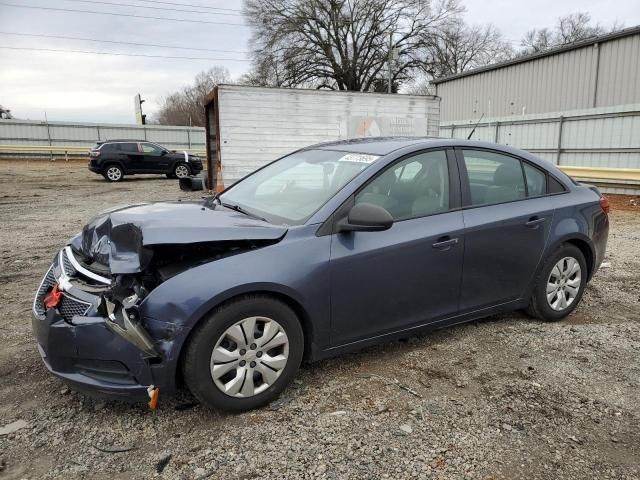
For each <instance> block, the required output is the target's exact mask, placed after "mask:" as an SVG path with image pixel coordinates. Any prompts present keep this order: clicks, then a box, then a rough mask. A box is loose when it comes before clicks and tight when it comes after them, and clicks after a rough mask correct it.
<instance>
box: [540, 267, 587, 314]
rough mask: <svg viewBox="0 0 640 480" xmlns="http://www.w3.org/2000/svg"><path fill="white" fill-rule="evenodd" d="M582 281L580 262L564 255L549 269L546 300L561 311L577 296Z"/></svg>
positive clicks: (553, 307)
mask: <svg viewBox="0 0 640 480" xmlns="http://www.w3.org/2000/svg"><path fill="white" fill-rule="evenodd" d="M581 282H582V269H581V268H580V263H578V261H577V260H576V259H575V258H573V257H564V258H562V259H561V260H559V261H558V263H556V264H555V265H554V266H553V268H552V269H551V273H550V274H549V278H548V279H547V292H546V293H547V302H548V303H549V306H550V307H551V308H552V309H554V310H556V311H561V310H565V309H566V308H568V307H569V306H570V305H571V304H572V303H573V302H574V301H575V299H576V297H577V296H578V292H579V291H580V284H581Z"/></svg>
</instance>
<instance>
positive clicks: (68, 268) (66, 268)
mask: <svg viewBox="0 0 640 480" xmlns="http://www.w3.org/2000/svg"><path fill="white" fill-rule="evenodd" d="M62 263H63V264H64V272H65V273H66V274H67V275H68V276H70V277H73V276H75V274H76V269H75V268H73V265H71V261H70V260H69V257H68V256H67V254H66V252H64V253H63V254H62Z"/></svg>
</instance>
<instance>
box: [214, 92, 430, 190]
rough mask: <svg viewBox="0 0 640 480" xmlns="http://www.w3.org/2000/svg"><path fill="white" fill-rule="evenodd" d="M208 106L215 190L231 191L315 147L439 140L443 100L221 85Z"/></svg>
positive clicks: (423, 97) (393, 95) (394, 95)
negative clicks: (369, 140) (357, 140)
mask: <svg viewBox="0 0 640 480" xmlns="http://www.w3.org/2000/svg"><path fill="white" fill-rule="evenodd" d="M205 109H206V126H205V136H206V138H205V142H206V148H207V164H208V171H209V176H210V177H209V182H210V183H209V185H214V186H216V187H217V188H215V187H214V189H217V190H220V189H221V186H222V185H221V183H222V182H223V183H224V186H225V187H228V186H229V185H231V184H232V183H234V182H236V181H238V180H239V179H241V178H242V177H244V176H245V175H247V174H249V173H251V172H253V171H255V170H256V169H258V168H260V167H261V166H263V165H265V164H266V163H268V162H271V161H273V160H276V159H277V158H279V157H281V156H283V155H285V154H287V153H289V152H292V151H294V150H296V149H299V148H302V147H306V146H308V145H313V144H315V143H320V142H327V141H333V140H341V139H347V138H354V137H367V136H371V137H375V136H411V137H414V136H419V137H423V136H438V130H439V112H440V98H439V97H435V96H415V95H398V94H381V93H360V92H340V91H328V90H308V89H293V88H262V87H249V86H241V85H218V86H217V87H215V89H214V90H213V92H212V93H211V95H210V96H209V97H208V100H207V102H206V105H205ZM216 173H217V175H216ZM216 177H217V182H215V180H216Z"/></svg>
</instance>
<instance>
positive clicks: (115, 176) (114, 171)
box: [107, 167, 122, 182]
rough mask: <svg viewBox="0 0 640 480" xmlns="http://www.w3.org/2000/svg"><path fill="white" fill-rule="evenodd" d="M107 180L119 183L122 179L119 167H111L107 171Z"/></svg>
mask: <svg viewBox="0 0 640 480" xmlns="http://www.w3.org/2000/svg"><path fill="white" fill-rule="evenodd" d="M107 178H108V179H109V180H111V181H112V182H117V181H118V180H120V179H121V178H122V170H120V169H119V168H118V167H109V168H108V169H107Z"/></svg>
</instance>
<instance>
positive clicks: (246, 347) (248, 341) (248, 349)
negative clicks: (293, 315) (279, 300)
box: [210, 317, 289, 398]
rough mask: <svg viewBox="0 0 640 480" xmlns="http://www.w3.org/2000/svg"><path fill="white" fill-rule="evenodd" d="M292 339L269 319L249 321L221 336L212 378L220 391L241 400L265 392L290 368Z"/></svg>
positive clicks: (212, 360)
mask: <svg viewBox="0 0 640 480" xmlns="http://www.w3.org/2000/svg"><path fill="white" fill-rule="evenodd" d="M288 357H289V338H288V337H287V334H286V332H285V331H284V329H283V328H282V326H281V325H280V324H279V323H278V322H276V321H275V320H272V319H270V318H266V317H248V318H245V319H243V320H240V321H239V322H236V323H235V324H233V325H232V326H230V327H229V328H227V329H226V330H225V331H224V333H223V334H222V335H221V336H220V338H219V339H218V341H217V342H216V345H215V347H214V349H213V352H212V353H211V361H210V370H211V377H212V378H213V381H214V383H215V385H216V387H218V389H219V390H220V391H222V392H223V393H225V394H227V395H229V396H231V397H237V398H247V397H252V396H254V395H257V394H259V393H261V392H264V391H265V390H266V389H267V388H269V387H270V386H271V385H273V384H274V383H275V381H276V380H277V379H278V377H280V375H281V374H282V372H283V371H284V368H285V367H286V365H287V360H288Z"/></svg>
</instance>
